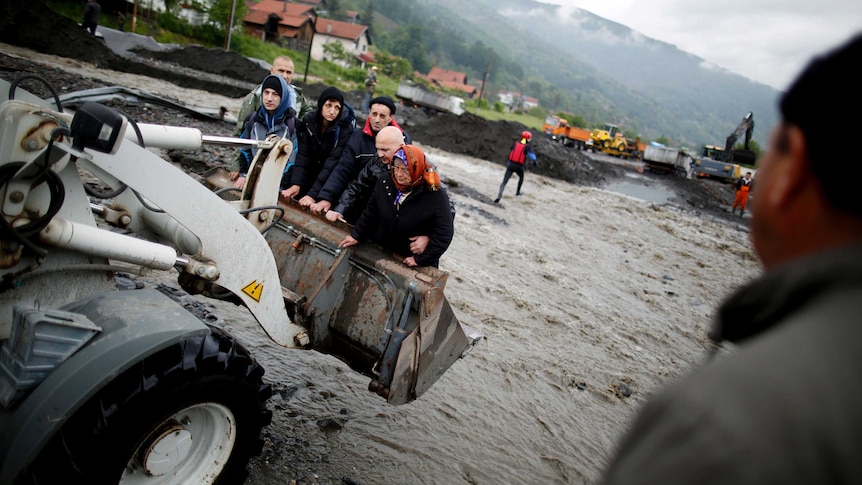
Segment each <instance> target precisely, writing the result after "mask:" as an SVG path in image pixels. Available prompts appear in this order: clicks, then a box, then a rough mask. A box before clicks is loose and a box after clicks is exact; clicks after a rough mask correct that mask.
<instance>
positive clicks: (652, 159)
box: [643, 143, 694, 177]
mask: <svg viewBox="0 0 862 485" xmlns="http://www.w3.org/2000/svg"><path fill="white" fill-rule="evenodd" d="M643 162H644V165H645V167H646V168H647V169H648V170H650V171H651V172H654V173H663V174H668V173H672V174H674V175H676V176H678V177H688V174H689V171H690V170H691V169H692V167H693V165H694V160H693V159H692V157H691V156H690V155H689V154H687V153H685V152H684V151H683V150H680V149H679V148H671V147H666V146H659V145H654V144H652V143H650V144H648V145H646V147H645V148H644V153H643Z"/></svg>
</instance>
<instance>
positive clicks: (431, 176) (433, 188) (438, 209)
mask: <svg viewBox="0 0 862 485" xmlns="http://www.w3.org/2000/svg"><path fill="white" fill-rule="evenodd" d="M454 233H455V229H454V226H453V224H452V212H451V210H450V208H449V198H448V197H447V196H446V193H445V192H443V191H442V190H440V177H439V175H438V174H437V172H436V171H435V170H434V168H433V165H431V164H430V163H428V161H427V160H426V159H425V154H424V153H422V150H420V149H419V148H418V147H416V146H413V145H401V147H400V148H399V149H398V151H396V152H395V155H393V156H392V163H391V164H390V176H388V177H380V179H379V180H378V181H377V185H376V186H375V187H374V193H373V194H372V195H371V200H369V202H368V205H367V206H366V207H365V210H364V211H363V212H362V215H361V216H360V217H359V220H358V221H357V222H356V225H355V226H353V231H352V232H351V234H350V235H349V236H347V237H345V238H344V240H343V241H341V243H340V244H339V245H338V247H340V248H346V247H350V246H354V245H356V244H358V243H359V242H360V241H364V240H366V239H370V240H371V241H374V242H375V243H377V244H379V245H380V246H383V247H384V248H385V249H388V250H390V251H393V252H394V253H396V254H398V255H401V256H404V255H409V254H410V252H411V251H410V240H411V238H413V237H415V236H419V235H423V234H425V235H428V236H429V242H428V246H427V247H426V248H425V250H424V251H423V252H422V253H421V254H413V255H410V256H406V257H405V258H404V260H403V261H404V264H406V265H407V266H434V267H435V268H436V267H437V266H438V265H439V263H440V256H442V255H443V253H444V252H445V251H446V249H448V248H449V244H450V243H451V242H452V236H453V235H454Z"/></svg>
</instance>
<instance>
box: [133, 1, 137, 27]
mask: <svg viewBox="0 0 862 485" xmlns="http://www.w3.org/2000/svg"><path fill="white" fill-rule="evenodd" d="M137 25H138V0H135V3H133V4H132V33H134V32H135V27H137Z"/></svg>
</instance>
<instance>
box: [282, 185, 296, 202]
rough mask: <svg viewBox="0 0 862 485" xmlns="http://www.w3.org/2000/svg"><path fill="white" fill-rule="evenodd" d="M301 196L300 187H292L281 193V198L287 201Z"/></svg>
mask: <svg viewBox="0 0 862 485" xmlns="http://www.w3.org/2000/svg"><path fill="white" fill-rule="evenodd" d="M298 194H299V185H291V186H290V187H288V188H286V189H284V190H282V191H281V196H282V197H284V198H285V199H292V198H294V197H296V196H297V195H298Z"/></svg>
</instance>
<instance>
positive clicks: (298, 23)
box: [242, 0, 317, 49]
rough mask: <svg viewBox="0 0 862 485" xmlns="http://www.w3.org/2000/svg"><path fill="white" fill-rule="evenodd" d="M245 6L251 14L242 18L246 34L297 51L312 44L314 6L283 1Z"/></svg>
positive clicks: (315, 14) (277, 0)
mask: <svg viewBox="0 0 862 485" xmlns="http://www.w3.org/2000/svg"><path fill="white" fill-rule="evenodd" d="M246 5H248V13H246V15H245V17H243V19H242V23H243V29H244V30H245V33H246V34H248V35H252V36H254V37H257V38H259V39H261V40H265V41H268V42H278V43H283V44H286V45H289V46H290V47H291V48H294V49H296V48H298V47H301V46H302V45H303V44H304V45H305V46H307V45H308V43H309V42H311V39H312V37H313V36H314V23H315V21H316V20H317V12H316V11H315V10H314V7H312V6H310V5H304V4H299V3H289V2H284V1H281V0H262V1H261V2H258V3H247V4H246Z"/></svg>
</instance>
